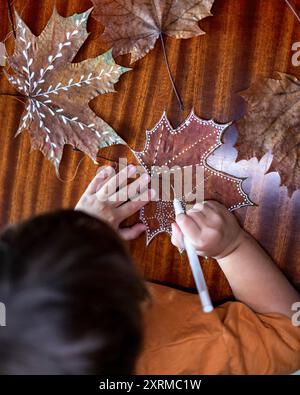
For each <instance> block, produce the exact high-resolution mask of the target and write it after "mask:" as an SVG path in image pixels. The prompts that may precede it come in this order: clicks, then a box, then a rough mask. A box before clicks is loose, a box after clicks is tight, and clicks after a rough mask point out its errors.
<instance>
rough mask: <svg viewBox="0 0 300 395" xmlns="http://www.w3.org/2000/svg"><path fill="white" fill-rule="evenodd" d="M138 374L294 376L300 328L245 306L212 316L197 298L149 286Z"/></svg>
mask: <svg viewBox="0 0 300 395" xmlns="http://www.w3.org/2000/svg"><path fill="white" fill-rule="evenodd" d="M149 290H150V293H151V295H152V303H151V306H150V307H149V309H148V310H147V313H146V314H145V317H144V321H145V340H144V347H143V351H142V354H141V355H140V357H139V360H138V363H137V368H136V373H137V374H288V373H292V372H294V371H296V370H297V369H300V327H295V326H293V325H292V323H291V320H290V319H289V318H287V317H285V316H283V315H281V314H257V313H255V312H254V311H252V310H251V309H250V308H249V307H247V306H246V305H244V304H242V303H239V302H228V303H225V304H223V305H221V306H219V307H216V308H215V309H214V311H213V312H212V313H209V314H205V313H203V312H202V310H201V306H200V302H199V298H198V296H197V295H194V294H189V293H186V292H182V291H178V290H175V289H172V288H169V287H165V286H162V285H157V284H149Z"/></svg>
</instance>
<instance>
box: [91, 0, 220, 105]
mask: <svg viewBox="0 0 300 395" xmlns="http://www.w3.org/2000/svg"><path fill="white" fill-rule="evenodd" d="M92 2H93V3H94V6H95V10H94V12H93V16H94V17H95V19H97V20H98V21H99V22H101V23H102V24H103V25H104V26H105V30H104V33H103V35H102V37H103V38H104V39H105V40H106V41H107V42H108V44H109V45H110V46H112V47H113V53H114V55H116V56H117V55H123V54H127V53H130V54H131V63H133V62H135V61H136V60H138V59H140V58H142V57H143V56H145V55H146V54H147V53H148V52H149V51H150V50H151V49H153V47H154V45H155V43H156V41H157V40H158V39H159V38H160V41H161V44H162V49H163V52H164V59H165V62H166V67H167V70H168V74H169V78H170V81H171V84H172V87H173V90H174V93H175V95H176V97H177V100H178V102H179V105H180V107H181V109H183V108H184V107H183V103H182V100H181V98H180V95H179V93H178V92H177V89H176V86H175V83H174V80H173V77H172V75H171V71H170V66H169V63H168V59H167V54H166V49H165V44H164V40H163V35H164V34H166V35H168V36H170V37H173V38H191V37H195V36H199V35H201V34H205V32H204V31H203V30H201V29H200V28H199V26H198V21H200V20H201V19H203V18H206V17H207V16H210V15H212V14H211V13H210V10H211V7H212V5H213V3H214V0H92Z"/></svg>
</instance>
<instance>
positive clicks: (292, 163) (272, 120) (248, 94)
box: [236, 73, 300, 196]
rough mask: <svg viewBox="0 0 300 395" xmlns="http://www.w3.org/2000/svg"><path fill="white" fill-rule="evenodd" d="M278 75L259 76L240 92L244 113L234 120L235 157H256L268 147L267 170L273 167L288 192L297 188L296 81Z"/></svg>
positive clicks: (299, 106) (299, 112)
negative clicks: (259, 77)
mask: <svg viewBox="0 0 300 395" xmlns="http://www.w3.org/2000/svg"><path fill="white" fill-rule="evenodd" d="M279 75H280V76H281V79H279V80H276V79H271V78H261V79H260V80H259V81H258V82H257V83H255V84H253V85H252V86H251V87H250V88H249V89H248V90H246V91H244V92H242V93H241V95H242V96H243V98H244V99H245V100H246V101H247V102H248V104H249V111H248V114H247V115H246V116H245V117H244V118H243V119H241V120H240V121H238V122H237V128H238V131H239V137H238V140H237V143H236V147H237V149H238V159H239V160H241V159H250V158H252V157H254V156H256V157H257V158H258V159H261V157H262V156H263V155H264V154H265V153H267V152H268V151H272V154H273V161H272V165H271V168H270V169H269V172H270V171H277V172H278V173H279V175H280V178H281V184H282V185H285V186H286V187H287V189H288V194H289V196H291V195H292V194H293V192H294V191H295V190H297V189H298V188H300V81H299V80H298V79H297V78H296V77H294V76H292V75H288V74H283V73H279Z"/></svg>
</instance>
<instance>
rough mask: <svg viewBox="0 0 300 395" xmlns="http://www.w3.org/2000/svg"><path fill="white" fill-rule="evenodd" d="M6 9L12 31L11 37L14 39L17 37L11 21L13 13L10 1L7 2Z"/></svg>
mask: <svg viewBox="0 0 300 395" xmlns="http://www.w3.org/2000/svg"><path fill="white" fill-rule="evenodd" d="M7 7H8V15H9V20H10V24H11V27H12V30H13V35H14V38H16V37H17V35H16V28H15V25H14V19H13V13H12V7H11V2H10V0H7Z"/></svg>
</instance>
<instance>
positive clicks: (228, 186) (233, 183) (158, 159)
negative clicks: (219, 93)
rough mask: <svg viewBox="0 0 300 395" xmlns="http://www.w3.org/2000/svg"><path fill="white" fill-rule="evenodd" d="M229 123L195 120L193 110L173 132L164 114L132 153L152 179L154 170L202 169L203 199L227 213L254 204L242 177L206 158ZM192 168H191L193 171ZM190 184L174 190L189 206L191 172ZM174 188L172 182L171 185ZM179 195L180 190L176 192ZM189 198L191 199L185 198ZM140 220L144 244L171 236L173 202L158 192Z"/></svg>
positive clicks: (173, 214) (195, 180)
mask: <svg viewBox="0 0 300 395" xmlns="http://www.w3.org/2000/svg"><path fill="white" fill-rule="evenodd" d="M229 125H230V124H223V125H222V124H217V123H215V122H214V121H212V120H209V121H205V120H203V119H201V118H198V117H197V116H196V115H195V114H194V112H193V111H192V112H191V113H190V115H189V116H188V118H187V119H186V120H185V121H184V122H183V123H182V124H181V125H180V126H179V127H178V128H176V129H173V128H172V126H171V124H170V122H169V120H168V118H167V116H166V114H165V113H164V114H163V116H162V118H161V119H160V121H159V122H158V123H157V124H156V125H155V126H154V128H153V129H151V130H150V131H147V132H146V144H145V147H144V150H143V151H141V152H137V151H133V153H134V155H135V157H136V159H137V160H138V162H139V163H140V165H141V166H142V167H143V169H144V170H145V171H146V172H148V174H150V175H151V176H152V177H153V176H155V174H154V173H155V172H156V173H157V168H161V170H162V171H163V169H164V168H166V167H167V168H169V169H171V172H172V168H173V169H176V166H178V167H179V168H180V169H186V168H188V167H190V168H192V169H191V170H194V169H195V167H196V166H197V167H198V168H201V169H202V174H203V178H202V180H201V182H202V183H204V185H203V187H204V198H205V200H209V199H212V200H217V201H219V202H220V203H223V204H225V205H226V206H227V207H228V209H229V210H230V211H232V210H235V209H237V208H240V207H243V206H248V205H253V203H252V202H251V200H250V199H249V197H248V196H247V194H246V193H245V192H244V190H243V188H242V182H243V180H244V179H243V178H238V177H235V176H232V175H230V174H227V173H224V172H221V171H218V170H216V169H214V168H212V167H211V166H210V165H209V164H208V163H207V159H208V157H209V156H210V155H211V154H212V152H213V151H215V150H216V149H217V148H218V147H219V146H220V145H221V144H222V142H221V139H222V134H223V132H224V130H225V129H226V128H227V127H228V126H229ZM193 168H194V169H193ZM192 173H193V185H191V186H192V188H191V189H190V190H188V191H185V190H184V188H181V191H182V194H181V195H179V194H178V189H177V191H176V197H177V198H179V199H180V200H181V202H182V203H183V205H184V206H185V205H186V204H187V203H189V204H191V203H192V200H191V198H192V194H193V193H194V192H195V191H196V188H197V187H200V185H198V181H197V178H196V172H195V171H193V172H192ZM172 183H173V186H174V187H175V185H174V179H173V180H172V179H171V180H170V184H171V185H172ZM179 192H180V191H179ZM188 195H191V196H188ZM140 219H141V220H142V222H143V223H144V224H145V225H146V227H147V244H149V243H150V241H151V240H152V239H153V237H154V236H156V235H157V234H158V233H161V232H167V233H169V234H171V233H172V232H171V224H172V222H174V221H175V213H174V209H173V203H172V201H170V200H169V201H168V200H166V199H165V198H164V196H163V195H162V194H161V193H160V194H159V197H158V199H157V200H156V201H151V202H149V203H148V204H147V205H146V206H145V207H144V208H142V210H141V212H140Z"/></svg>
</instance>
